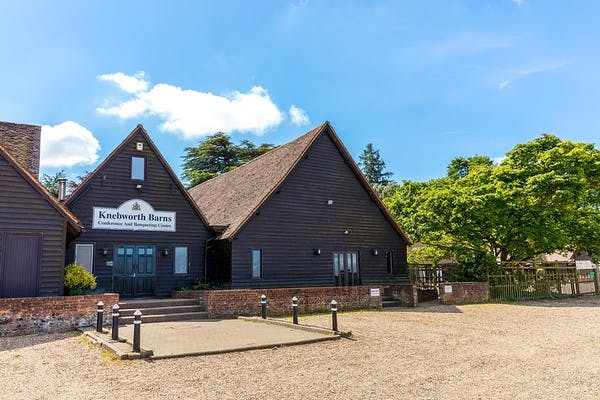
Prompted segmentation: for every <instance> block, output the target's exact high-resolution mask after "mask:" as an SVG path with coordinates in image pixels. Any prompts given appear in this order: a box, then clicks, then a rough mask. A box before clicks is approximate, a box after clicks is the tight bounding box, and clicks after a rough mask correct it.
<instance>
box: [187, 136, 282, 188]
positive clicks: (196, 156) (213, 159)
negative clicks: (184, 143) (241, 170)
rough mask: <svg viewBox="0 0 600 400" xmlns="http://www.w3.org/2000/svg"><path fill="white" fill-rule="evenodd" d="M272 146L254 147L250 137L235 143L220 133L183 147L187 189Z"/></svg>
mask: <svg viewBox="0 0 600 400" xmlns="http://www.w3.org/2000/svg"><path fill="white" fill-rule="evenodd" d="M273 148H275V146H273V145H272V144H268V143H263V144H261V145H260V146H256V145H255V144H254V143H252V142H250V141H249V140H242V141H241V142H240V144H238V145H236V144H234V143H233V142H232V141H231V138H230V137H229V135H227V134H225V133H222V132H219V133H216V134H214V135H212V136H209V137H207V138H206V139H204V140H201V141H200V142H199V143H198V146H196V147H186V148H185V154H184V155H183V164H182V168H183V173H182V177H183V179H184V180H185V181H186V183H187V186H188V188H190V187H193V186H196V185H198V184H200V183H202V182H204V181H207V180H209V179H212V178H214V177H216V176H218V175H220V174H223V173H225V172H229V171H231V170H232V169H235V168H237V167H239V166H240V165H242V164H244V163H246V162H248V161H250V160H252V159H253V158H256V157H258V156H259V155H261V154H264V153H266V152H267V151H269V150H272V149H273Z"/></svg>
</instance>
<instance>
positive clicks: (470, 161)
mask: <svg viewBox="0 0 600 400" xmlns="http://www.w3.org/2000/svg"><path fill="white" fill-rule="evenodd" d="M492 165H494V162H493V161H492V160H491V159H490V158H489V157H488V156H474V157H468V158H464V157H456V158H455V159H453V160H452V161H450V164H449V165H448V174H447V175H448V177H449V178H452V179H460V178H464V177H465V176H467V175H468V174H469V171H470V170H472V169H474V168H477V167H482V166H483V167H491V166H492Z"/></svg>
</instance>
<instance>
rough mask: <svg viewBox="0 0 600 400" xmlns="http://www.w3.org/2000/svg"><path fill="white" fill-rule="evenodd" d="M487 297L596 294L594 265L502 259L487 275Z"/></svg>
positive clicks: (597, 288) (527, 297)
mask: <svg viewBox="0 0 600 400" xmlns="http://www.w3.org/2000/svg"><path fill="white" fill-rule="evenodd" d="M488 282H489V284H490V300H535V299H553V298H560V297H565V296H579V295H582V294H598V293H599V284H598V271H597V269H577V268H576V267H575V264H574V263H533V262H528V263H503V264H501V265H500V266H499V268H498V270H497V271H496V272H494V273H492V274H489V276H488Z"/></svg>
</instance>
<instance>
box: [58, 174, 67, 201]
mask: <svg viewBox="0 0 600 400" xmlns="http://www.w3.org/2000/svg"><path fill="white" fill-rule="evenodd" d="M66 197H67V178H58V201H65V198H66Z"/></svg>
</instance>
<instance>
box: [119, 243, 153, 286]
mask: <svg viewBox="0 0 600 400" xmlns="http://www.w3.org/2000/svg"><path fill="white" fill-rule="evenodd" d="M115 254H116V257H115V260H114V266H113V290H114V291H115V292H117V293H119V294H121V295H122V296H124V297H142V296H152V295H154V270H155V269H156V261H155V254H154V247H152V246H133V245H123V246H118V247H117V248H116V252H115Z"/></svg>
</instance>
